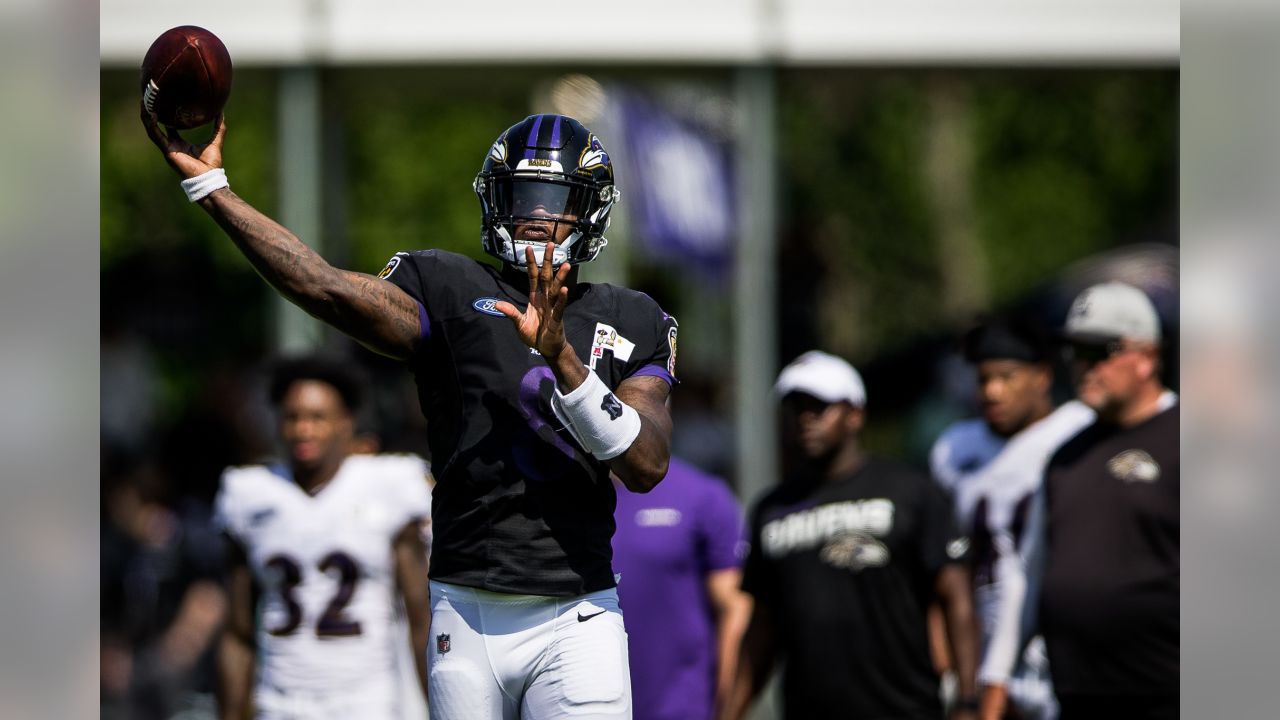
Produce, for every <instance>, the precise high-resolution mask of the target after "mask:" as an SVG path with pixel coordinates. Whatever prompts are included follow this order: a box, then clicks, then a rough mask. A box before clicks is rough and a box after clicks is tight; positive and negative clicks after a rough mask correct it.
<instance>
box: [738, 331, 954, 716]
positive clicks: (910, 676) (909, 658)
mask: <svg viewBox="0 0 1280 720" xmlns="http://www.w3.org/2000/svg"><path fill="white" fill-rule="evenodd" d="M775 391H776V393H777V395H778V396H779V397H781V399H782V451H783V461H784V472H785V475H784V480H783V482H782V484H781V485H780V486H779V487H778V488H777V489H775V490H774V491H773V492H771V493H770V494H769V495H767V496H766V497H765V498H764V499H763V500H761V501H760V503H759V504H758V505H757V506H756V508H755V509H754V512H753V513H752V526H751V541H752V545H751V554H750V556H749V558H748V560H747V564H746V567H745V570H744V577H743V588H744V589H745V590H746V591H747V592H748V593H750V594H751V595H752V597H753V599H754V608H753V612H752V616H751V622H750V625H749V627H748V629H747V634H746V636H745V637H744V638H743V644H742V655H743V657H742V658H741V660H740V661H739V664H738V675H737V678H736V679H735V682H734V687H733V691H732V694H731V699H730V701H729V703H728V711H727V712H726V713H725V715H724V717H727V718H731V719H733V720H737V719H738V718H741V717H742V716H743V714H744V713H745V711H746V709H747V705H748V704H749V702H750V700H751V699H752V698H753V697H754V696H755V695H756V694H757V693H758V692H759V690H760V688H761V686H762V685H763V684H764V682H765V680H766V679H767V678H768V675H769V671H770V669H771V668H772V666H773V664H774V662H775V660H777V659H779V658H780V657H785V659H786V664H785V670H784V676H783V705H784V708H785V715H786V717H787V718H790V719H791V720H801V719H807V718H836V717H842V718H843V717H866V718H940V717H941V716H942V706H941V701H940V698H939V681H938V674H937V672H936V670H935V669H934V666H933V663H932V660H931V658H930V653H929V642H928V633H927V631H926V624H925V613H926V609H927V608H928V606H929V604H930V603H931V602H932V601H934V600H935V599H937V600H938V601H939V602H940V603H941V605H942V607H943V610H944V613H945V617H946V621H947V622H946V624H947V631H948V635H949V638H950V640H951V649H952V654H953V656H954V657H955V658H956V667H957V675H958V685H959V689H960V694H961V701H960V702H959V703H958V704H957V709H956V711H955V713H954V715H953V716H954V717H957V718H972V717H974V716H975V713H976V710H977V697H976V696H975V694H974V692H975V688H974V665H975V662H976V654H977V651H976V639H975V634H976V632H975V631H976V628H975V626H974V620H973V613H972V601H971V596H970V588H969V576H968V571H967V569H966V567H965V564H964V561H965V558H966V554H967V545H968V543H967V541H966V540H965V539H964V538H963V537H961V536H960V535H959V533H958V531H957V530H956V527H955V521H954V518H953V517H952V511H951V503H950V501H949V500H948V498H947V496H946V493H945V492H944V491H943V490H942V489H941V488H940V487H938V486H937V485H936V484H935V483H933V482H932V481H930V480H929V478H928V477H927V476H925V475H924V474H922V473H918V472H916V471H914V470H911V469H909V468H908V467H906V466H904V465H901V464H898V463H896V462H892V461H889V460H887V459H882V458H879V457H871V456H868V455H866V454H865V453H864V452H863V450H862V448H861V443H860V442H859V434H860V431H861V430H862V427H863V422H864V419H865V406H866V391H865V389H864V387H863V383H862V379H861V377H859V375H858V373H857V371H855V370H854V369H853V368H852V367H851V366H850V365H849V364H848V363H846V362H845V361H844V360H841V359H839V358H837V357H834V356H831V355H827V354H826V353H820V352H810V353H806V354H804V355H802V356H801V357H800V358H798V359H797V360H796V361H794V362H793V363H791V364H790V365H788V366H787V367H786V368H785V369H783V371H782V373H781V375H779V377H778V381H777V384H776V385H775Z"/></svg>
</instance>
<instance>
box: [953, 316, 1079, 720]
mask: <svg viewBox="0 0 1280 720" xmlns="http://www.w3.org/2000/svg"><path fill="white" fill-rule="evenodd" d="M963 350H964V357H965V359H966V360H968V361H969V362H970V363H972V364H973V365H975V366H976V367H977V395H978V401H979V403H980V406H981V408H982V417H980V418H972V419H968V420H961V421H959V422H956V423H953V424H952V425H951V426H950V427H948V428H947V429H946V430H945V431H944V432H943V433H942V435H941V436H940V437H939V438H938V441H937V442H936V443H935V444H934V446H933V451H932V453H931V454H930V465H931V467H932V470H933V475H934V478H935V479H936V480H937V481H938V482H939V484H941V485H942V486H943V487H944V488H946V489H947V490H948V491H949V492H950V493H951V495H952V498H953V500H954V502H955V511H956V519H957V521H958V522H959V524H960V527H961V528H963V529H966V530H967V531H968V533H969V539H970V543H971V544H970V559H971V561H972V571H973V593H974V606H975V609H976V611H977V616H978V627H979V630H980V635H979V637H980V640H981V643H980V663H979V668H978V683H979V685H980V686H982V687H983V701H982V713H981V714H982V717H983V720H997V719H998V718H1001V717H1006V716H1007V717H1017V718H1028V719H1031V718H1034V719H1036V720H1048V719H1049V718H1052V717H1054V716H1056V714H1057V709H1056V703H1055V702H1054V700H1053V694H1052V692H1053V691H1052V688H1051V686H1050V684H1049V676H1048V667H1047V659H1046V658H1045V654H1044V643H1043V640H1041V639H1039V638H1037V639H1035V640H1034V641H1032V642H1030V643H1029V644H1028V638H1025V637H1020V633H1021V623H1020V617H1019V613H1020V611H1021V609H1022V607H1023V602H1022V601H1023V597H1024V593H1025V590H1026V583H1027V578H1026V574H1025V566H1024V563H1023V558H1022V557H1021V555H1020V553H1019V548H1018V547H1017V545H1016V542H1015V540H1017V539H1018V534H1019V533H1020V531H1021V529H1022V528H1023V527H1024V526H1025V523H1026V520H1027V513H1028V511H1029V509H1030V507H1031V503H1032V499H1033V498H1034V497H1035V494H1036V492H1037V491H1038V490H1039V488H1040V481H1041V478H1042V477H1043V474H1044V466H1045V463H1046V462H1047V461H1048V459H1049V456H1050V455H1051V454H1052V453H1053V452H1054V451H1055V450H1057V449H1058V447H1059V446H1060V445H1062V443H1063V442H1065V441H1066V440H1067V439H1068V438H1070V437H1071V436H1073V435H1075V434H1076V433H1078V432H1079V431H1080V430H1081V429H1082V428H1083V427H1084V426H1085V425H1087V424H1089V423H1090V422H1092V421H1093V411H1092V410H1090V409H1089V408H1088V407H1087V406H1085V405H1084V404H1082V403H1080V402H1078V401H1072V402H1068V403H1066V404H1064V405H1063V406H1062V407H1060V408H1057V409H1056V410H1055V409H1054V406H1053V399H1052V397H1051V393H1050V391H1051V389H1052V387H1053V365H1052V359H1051V352H1050V343H1049V340H1048V338H1047V336H1046V334H1045V333H1044V332H1042V331H1041V329H1040V328H1039V327H1037V326H1035V325H1032V324H1031V323H1030V322H1029V321H1025V320H1021V319H1012V320H995V321H991V322H987V323H985V324H982V325H980V326H978V327H976V328H974V329H973V330H971V331H970V332H969V333H967V334H966V335H965V338H964V342H963ZM937 645H938V643H937V642H936V640H935V647H936V646H937ZM1024 647H1025V648H1026V652H1025V654H1023V657H1022V658H1021V659H1019V657H1018V655H1019V650H1020V649H1022V648H1024ZM1015 668H1016V670H1015ZM1006 697H1007V698H1008V700H1009V701H1010V702H1009V708H1008V711H1009V712H1008V713H1006V712H1005V706H1006Z"/></svg>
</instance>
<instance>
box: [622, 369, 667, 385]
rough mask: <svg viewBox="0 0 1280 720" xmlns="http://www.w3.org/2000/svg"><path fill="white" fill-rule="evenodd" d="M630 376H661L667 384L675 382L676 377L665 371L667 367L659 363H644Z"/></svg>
mask: <svg viewBox="0 0 1280 720" xmlns="http://www.w3.org/2000/svg"><path fill="white" fill-rule="evenodd" d="M631 377H656V378H662V379H663V380H665V381H666V383H667V384H668V385H675V384H676V379H675V378H673V377H671V373H669V372H667V369H666V368H664V367H662V366H661V365H645V366H644V367H642V368H640V369H639V370H637V371H635V373H634V374H633V375H632V376H631Z"/></svg>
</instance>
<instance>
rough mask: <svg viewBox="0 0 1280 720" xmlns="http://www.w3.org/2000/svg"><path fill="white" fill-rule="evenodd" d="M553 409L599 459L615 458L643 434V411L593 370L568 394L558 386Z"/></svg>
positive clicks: (553, 395)
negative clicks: (564, 393)
mask: <svg viewBox="0 0 1280 720" xmlns="http://www.w3.org/2000/svg"><path fill="white" fill-rule="evenodd" d="M551 409H552V410H554V411H555V414H556V417H558V418H560V421H561V422H563V423H564V424H565V425H567V426H569V431H570V432H571V433H573V436H574V438H576V439H577V440H578V442H580V443H582V446H583V447H585V448H586V449H587V451H588V452H590V453H591V454H592V455H593V456H594V457H595V458H596V459H597V460H612V459H613V458H615V457H617V456H619V455H621V454H622V453H624V452H626V451H627V448H629V447H631V443H633V442H635V440H636V436H638V435H639V434H640V413H638V412H636V410H635V408H633V407H631V406H630V405H627V404H626V403H624V402H622V401H621V400H619V399H618V397H617V396H616V395H614V394H613V391H611V390H609V388H608V387H606V386H605V384H604V381H603V380H601V379H600V376H599V375H596V374H595V373H594V372H591V371H590V370H588V371H587V379H586V380H585V381H583V383H582V384H581V385H579V386H578V387H577V388H575V389H574V390H573V392H570V393H569V394H568V395H561V394H560V390H559V389H557V390H556V391H555V393H553V394H552V396H551Z"/></svg>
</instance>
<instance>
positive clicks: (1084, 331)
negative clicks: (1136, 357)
mask: <svg viewBox="0 0 1280 720" xmlns="http://www.w3.org/2000/svg"><path fill="white" fill-rule="evenodd" d="M1063 334H1064V335H1066V337H1067V338H1068V339H1070V340H1084V341H1097V340H1114V339H1118V338H1124V339H1127V340H1138V341H1142V342H1156V343H1158V342H1160V316H1159V315H1157V314H1156V306H1155V305H1153V304H1152V303H1151V299H1150V298H1148V297H1147V294H1146V293H1144V292H1142V291H1141V290H1139V289H1138V288H1136V287H1134V286H1132V285H1126V284H1125V283H1122V282H1105V283H1100V284H1098V285H1093V286H1090V287H1088V288H1085V290H1084V292H1082V293H1080V294H1079V295H1077V296H1076V299H1075V301H1074V302H1072V303H1071V310H1070V311H1069V312H1068V313H1067V324H1066V328H1065V329H1064V333H1063Z"/></svg>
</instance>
